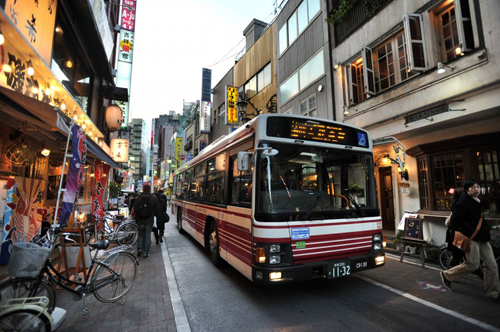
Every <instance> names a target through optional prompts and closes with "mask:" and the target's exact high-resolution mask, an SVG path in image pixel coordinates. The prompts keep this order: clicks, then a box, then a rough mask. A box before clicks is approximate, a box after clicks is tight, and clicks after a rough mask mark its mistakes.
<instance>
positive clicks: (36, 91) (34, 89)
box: [31, 86, 38, 94]
mask: <svg viewBox="0 0 500 332" xmlns="http://www.w3.org/2000/svg"><path fill="white" fill-rule="evenodd" d="M31 92H33V93H34V94H37V93H38V88H37V87H36V86H34V87H33V89H31Z"/></svg>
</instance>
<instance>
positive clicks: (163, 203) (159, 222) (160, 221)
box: [155, 193, 168, 231]
mask: <svg viewBox="0 0 500 332" xmlns="http://www.w3.org/2000/svg"><path fill="white" fill-rule="evenodd" d="M155 196H156V197H157V198H158V203H159V204H160V208H159V209H158V212H157V213H156V226H157V228H158V229H159V230H162V231H163V230H165V223H166V222H168V220H166V218H168V216H167V196H165V194H161V193H155Z"/></svg>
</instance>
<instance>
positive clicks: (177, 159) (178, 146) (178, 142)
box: [175, 137, 183, 167]
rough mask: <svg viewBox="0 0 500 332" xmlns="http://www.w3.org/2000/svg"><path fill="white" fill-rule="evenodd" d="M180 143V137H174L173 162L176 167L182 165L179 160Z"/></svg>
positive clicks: (181, 140)
mask: <svg viewBox="0 0 500 332" xmlns="http://www.w3.org/2000/svg"><path fill="white" fill-rule="evenodd" d="M182 143H183V139H182V137H177V138H176V139H175V162H176V166H177V167H179V166H181V165H182V162H181V161H180V160H181V156H182Z"/></svg>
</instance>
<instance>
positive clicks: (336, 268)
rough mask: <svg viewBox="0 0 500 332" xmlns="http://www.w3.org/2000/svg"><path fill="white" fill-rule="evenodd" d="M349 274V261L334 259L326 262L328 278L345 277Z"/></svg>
mask: <svg viewBox="0 0 500 332" xmlns="http://www.w3.org/2000/svg"><path fill="white" fill-rule="evenodd" d="M350 274H351V261H350V260H343V261H335V262H330V263H328V279H333V278H341V277H346V276H348V275H350Z"/></svg>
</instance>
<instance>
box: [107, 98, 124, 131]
mask: <svg viewBox="0 0 500 332" xmlns="http://www.w3.org/2000/svg"><path fill="white" fill-rule="evenodd" d="M122 117H123V115H122V109H121V108H120V106H118V105H116V104H111V105H109V106H108V107H107V108H106V124H107V125H108V128H109V130H111V131H117V130H118V129H120V126H121V124H122V122H123V120H122Z"/></svg>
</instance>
